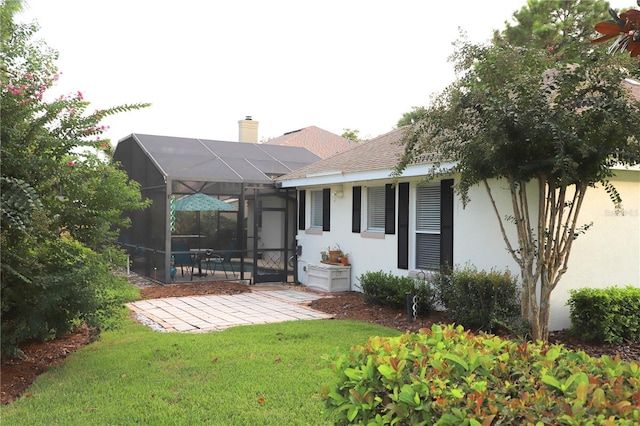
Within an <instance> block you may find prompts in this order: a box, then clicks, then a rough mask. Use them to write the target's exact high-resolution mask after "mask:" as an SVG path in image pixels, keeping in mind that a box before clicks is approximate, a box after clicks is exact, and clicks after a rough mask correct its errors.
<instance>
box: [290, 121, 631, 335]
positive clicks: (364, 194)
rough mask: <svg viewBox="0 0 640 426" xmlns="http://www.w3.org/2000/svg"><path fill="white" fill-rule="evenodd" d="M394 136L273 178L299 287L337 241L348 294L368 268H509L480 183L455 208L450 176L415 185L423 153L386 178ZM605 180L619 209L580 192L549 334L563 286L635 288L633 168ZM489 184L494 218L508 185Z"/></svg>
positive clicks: (561, 323) (394, 153) (565, 317)
mask: <svg viewBox="0 0 640 426" xmlns="http://www.w3.org/2000/svg"><path fill="white" fill-rule="evenodd" d="M401 134H402V129H397V130H394V131H391V132H389V133H387V134H384V135H382V136H379V137H377V138H375V139H372V140H370V141H368V142H365V143H362V144H359V145H357V146H356V147H353V148H351V149H348V150H346V151H344V152H341V153H339V154H336V155H334V156H332V157H329V158H326V159H324V160H321V161H319V162H317V163H313V164H310V165H308V166H305V167H302V168H300V169H298V170H296V171H294V172H291V173H289V174H287V175H284V176H281V177H279V178H278V179H277V182H278V184H279V185H281V186H282V187H284V188H296V189H297V195H298V231H297V232H298V233H297V244H298V245H299V256H298V270H297V272H298V280H299V282H300V283H302V284H305V285H307V284H308V283H309V270H310V269H313V268H314V267H316V266H318V264H319V262H320V260H321V255H320V252H321V251H322V250H326V249H327V247H330V246H336V245H339V246H340V248H341V249H342V250H343V251H344V252H345V253H349V254H350V258H349V259H350V263H351V267H350V270H349V272H348V273H349V288H350V289H351V290H359V282H358V280H357V277H358V276H359V275H361V274H362V273H365V272H367V271H380V270H382V271H384V272H391V273H393V274H395V275H405V276H406V275H409V276H413V275H415V274H417V273H419V272H420V271H427V270H429V269H436V268H438V266H439V265H441V264H445V263H446V264H453V265H456V266H461V265H464V264H466V263H471V264H473V265H475V266H476V267H478V268H479V269H485V270H489V269H491V268H496V269H498V270H505V269H507V268H509V269H510V270H511V271H512V272H513V273H515V274H518V273H519V268H518V266H517V265H516V263H515V262H514V260H513V259H512V257H511V255H510V254H509V253H508V252H507V250H506V246H505V243H504V240H503V238H502V235H501V233H500V230H499V225H498V220H497V218H496V217H495V214H494V212H493V210H492V208H491V206H490V203H489V199H488V196H487V194H486V191H485V189H484V187H481V186H477V187H474V188H472V189H471V190H470V192H469V195H470V198H471V202H470V203H469V204H468V205H467V206H466V207H465V208H463V206H462V202H461V201H460V199H459V197H458V195H457V194H455V193H454V191H453V189H452V185H453V184H454V183H455V182H456V179H459V177H457V176H456V175H452V176H448V177H445V178H443V179H440V180H437V181H432V182H430V183H427V184H421V182H422V180H423V178H424V176H425V174H426V173H427V170H429V168H430V165H431V164H430V163H429V162H428V161H429V160H428V159H425V162H423V163H421V164H413V165H411V166H409V167H407V168H406V170H405V171H404V173H403V174H402V176H400V177H399V178H397V179H395V180H394V179H393V178H392V177H391V176H390V173H391V170H392V169H393V167H394V166H395V165H396V163H397V161H398V156H399V155H400V153H401V152H402V150H403V147H402V146H400V145H399V144H398V143H397V141H398V140H399V139H400V137H401ZM611 182H612V183H613V184H614V186H615V187H616V188H617V190H618V191H619V192H620V194H621V196H622V199H623V207H624V214H623V215H617V214H616V212H615V211H614V206H613V204H612V203H611V201H610V198H609V196H608V195H607V193H606V192H605V190H604V188H602V187H596V188H589V190H588V192H587V197H586V199H585V202H584V204H583V207H582V212H581V216H580V219H581V222H582V223H590V222H593V226H592V227H591V229H589V230H588V232H587V233H586V234H584V235H581V236H580V237H579V238H578V239H577V240H576V241H575V243H574V245H573V249H572V253H571V257H570V261H569V270H568V272H567V273H566V274H565V275H564V276H563V278H562V280H561V282H560V284H559V285H558V287H557V288H556V289H555V290H554V293H553V294H552V308H551V318H550V329H551V330H558V329H564V328H567V327H569V325H570V320H569V308H568V307H567V306H566V302H567V300H568V298H569V290H570V289H575V288H582V287H608V286H612V285H621V286H623V285H632V286H638V287H640V168H638V167H636V168H632V169H626V168H623V167H621V168H619V169H618V170H616V175H615V177H614V178H612V179H611ZM491 184H492V192H493V194H494V196H495V197H496V199H497V202H498V204H499V206H501V209H502V212H503V215H504V214H509V212H510V200H509V198H508V197H509V191H508V189H504V191H500V185H501V182H500V181H494V182H492V183H491ZM511 234H512V236H514V235H515V230H514V229H512V230H511Z"/></svg>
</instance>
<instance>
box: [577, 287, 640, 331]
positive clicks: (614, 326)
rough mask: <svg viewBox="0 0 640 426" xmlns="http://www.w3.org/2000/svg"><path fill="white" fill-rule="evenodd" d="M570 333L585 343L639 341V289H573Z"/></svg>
mask: <svg viewBox="0 0 640 426" xmlns="http://www.w3.org/2000/svg"><path fill="white" fill-rule="evenodd" d="M570 294H571V297H570V298H569V301H568V302H567V305H569V307H570V311H571V330H572V332H573V333H574V334H575V335H577V336H578V337H580V338H581V339H583V340H586V341H590V342H598V343H622V342H624V341H625V340H630V341H639V340H640V288H637V287H631V286H627V287H625V288H620V287H608V288H604V289H598V288H583V289H579V290H571V291H570Z"/></svg>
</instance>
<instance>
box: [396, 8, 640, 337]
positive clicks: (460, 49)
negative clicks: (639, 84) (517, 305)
mask: <svg viewBox="0 0 640 426" xmlns="http://www.w3.org/2000/svg"><path fill="white" fill-rule="evenodd" d="M530 3H531V2H530ZM587 46H588V43H587ZM567 48H568V47H567ZM575 50H576V51H577V50H579V49H575ZM581 55H582V57H583V59H584V60H583V61H581V62H580V63H566V62H558V61H557V60H556V58H554V56H553V55H549V54H548V52H547V51H546V50H545V49H539V48H536V47H533V48H529V47H519V46H512V45H510V44H508V43H505V42H504V40H503V41H501V42H499V43H494V44H492V45H489V46H478V45H473V44H470V43H468V42H465V41H461V42H460V43H459V44H458V46H457V50H456V52H455V53H454V55H453V60H454V65H455V67H456V69H457V71H458V72H459V78H458V79H457V80H456V81H455V82H454V83H453V84H452V85H451V86H449V87H448V88H447V89H446V90H445V91H444V92H443V93H442V95H441V96H440V97H439V98H437V99H436V101H435V102H434V103H433V104H432V105H431V106H430V107H429V108H427V110H426V113H425V115H424V117H423V119H422V120H420V121H419V122H417V123H416V124H414V125H413V126H412V127H411V128H410V129H409V130H408V131H407V132H406V134H405V153H404V156H403V158H402V159H401V161H400V162H399V165H398V167H397V172H398V173H399V172H400V171H401V170H403V169H404V168H405V167H406V166H407V165H408V164H410V163H411V162H412V161H413V159H415V158H419V156H420V155H421V154H423V153H431V152H439V153H440V154H441V155H442V156H443V157H444V158H447V159H452V160H455V161H456V164H457V165H456V167H455V170H454V172H456V173H459V178H458V179H457V184H456V187H457V190H458V192H459V194H460V196H461V198H462V199H463V201H464V202H468V201H469V198H468V193H469V189H470V188H471V187H472V186H475V185H478V184H479V185H482V186H484V187H485V188H486V192H487V195H488V197H489V198H490V199H491V201H492V205H493V206H494V210H495V213H496V216H497V219H498V221H499V223H500V229H501V231H502V234H503V237H504V239H505V244H506V245H507V248H508V249H509V252H510V253H511V254H512V256H513V258H514V260H515V261H516V263H517V264H518V265H519V266H520V269H521V278H522V281H523V283H522V284H523V289H522V291H523V305H522V311H523V315H524V317H525V318H527V319H529V321H530V323H531V325H532V332H533V336H534V338H542V339H546V337H547V335H548V315H549V312H548V309H549V297H550V293H551V291H552V290H553V289H554V288H555V286H556V285H557V284H558V282H559V280H560V278H561V277H562V275H563V274H564V272H565V271H566V269H567V265H568V258H569V253H570V250H571V246H572V243H573V241H574V240H575V237H576V236H577V235H579V234H580V233H582V232H584V231H586V229H587V228H588V225H584V226H583V225H580V223H579V221H578V215H579V212H580V206H581V203H582V200H583V199H584V194H585V193H586V190H587V188H589V187H591V186H593V185H595V184H596V183H599V182H600V183H603V184H605V185H606V186H607V188H608V190H609V192H610V194H611V195H612V199H613V201H614V202H616V203H619V202H620V199H619V196H618V195H617V192H616V191H615V188H613V187H612V186H611V185H610V184H609V183H608V179H609V178H610V177H611V176H612V175H613V170H612V167H613V166H615V165H618V164H620V163H622V164H628V165H634V164H638V163H639V162H640V140H639V137H640V135H639V134H638V132H637V129H638V128H640V127H639V126H640V102H639V101H638V100H637V99H633V98H631V96H630V92H629V91H628V90H627V89H626V88H625V87H624V86H623V84H622V80H623V78H624V77H626V76H628V71H627V70H625V69H624V68H621V67H617V66H613V65H612V64H611V63H610V62H607V59H608V58H607V59H603V57H604V56H605V55H606V53H604V52H602V51H601V50H588V49H586V48H583V49H582V52H581ZM434 170H435V168H434ZM495 179H505V180H506V181H507V182H508V185H507V186H508V188H509V191H510V194H511V200H512V205H511V209H512V212H510V213H509V214H508V215H507V217H508V218H509V220H506V221H505V216H504V214H505V212H501V211H499V208H500V206H497V205H496V203H495V202H494V198H493V194H492V187H491V182H493V181H494V180H495ZM531 184H532V185H533V188H535V191H531V188H530V187H531ZM493 190H496V189H495V188H494V189H493ZM498 190H499V189H498ZM529 192H531V194H532V195H531V196H534V195H533V194H535V193H539V194H541V195H540V196H539V197H538V198H537V199H535V198H534V200H532V201H531V202H530V201H529V199H528V197H529ZM530 206H532V207H533V206H538V207H537V208H535V211H536V212H538V213H537V215H538V216H537V217H532V216H530V211H529V207H530ZM512 225H513V226H515V228H516V231H517V235H518V237H517V241H510V240H509V239H508V238H507V232H506V231H505V229H506V228H507V227H508V226H512ZM536 289H537V290H539V291H538V293H537V292H536ZM537 294H540V298H539V299H537V297H538V296H537Z"/></svg>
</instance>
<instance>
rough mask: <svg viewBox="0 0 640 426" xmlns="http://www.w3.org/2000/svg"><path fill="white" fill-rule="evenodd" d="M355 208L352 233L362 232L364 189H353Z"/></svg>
mask: <svg viewBox="0 0 640 426" xmlns="http://www.w3.org/2000/svg"><path fill="white" fill-rule="evenodd" d="M352 200H353V207H352V208H351V232H358V233H359V232H360V229H361V227H362V214H361V212H362V187H361V186H354V187H353V197H352Z"/></svg>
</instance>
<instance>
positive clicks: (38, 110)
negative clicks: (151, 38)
mask: <svg viewBox="0 0 640 426" xmlns="http://www.w3.org/2000/svg"><path fill="white" fill-rule="evenodd" d="M12 5H13V2H12ZM11 7H12V6H10V5H5V4H4V3H3V4H2V5H0V12H1V13H0V15H1V17H2V22H1V25H0V28H1V29H2V31H1V33H2V39H1V41H2V44H1V46H0V58H1V60H2V64H3V67H2V79H1V80H0V95H1V97H2V99H1V102H2V103H1V108H0V109H1V111H2V126H1V127H0V136H1V140H2V145H1V147H0V148H1V150H0V155H1V157H0V159H1V163H2V167H1V173H2V178H1V180H0V184H1V188H0V189H1V191H0V194H1V195H0V207H1V212H2V216H1V218H2V223H1V226H0V243H1V244H2V247H1V249H2V257H1V261H0V274H1V275H0V285H1V291H2V298H1V301H0V303H1V309H2V310H1V321H2V333H1V334H2V355H3V356H7V355H11V354H12V353H15V352H16V351H17V345H18V344H19V343H20V342H21V341H24V340H27V339H47V338H51V337H54V336H57V335H59V334H61V333H64V332H66V331H68V330H70V329H71V328H72V327H73V326H74V325H76V324H77V323H78V322H81V321H86V322H89V323H92V324H94V325H98V326H105V324H107V323H108V320H107V317H108V315H107V314H105V312H107V313H109V312H113V310H112V309H111V308H110V307H109V306H110V305H111V304H112V301H113V300H118V298H117V297H116V298H115V299H114V298H113V297H111V296H109V297H104V295H105V294H107V293H105V291H107V289H109V288H111V284H112V281H111V279H109V278H107V276H106V275H105V274H106V273H107V272H108V268H109V267H110V266H111V265H114V264H115V265H124V262H125V261H126V257H125V256H124V254H123V253H122V251H119V250H117V249H115V248H114V243H115V242H116V238H117V235H118V232H119V230H118V229H119V228H120V227H123V226H127V225H128V222H127V220H126V219H123V218H122V212H123V211H124V210H135V209H140V208H144V207H145V206H146V205H147V204H148V203H146V202H143V201H142V200H141V195H140V191H139V187H138V185H137V184H136V183H134V182H130V181H129V180H128V178H127V175H126V173H125V172H124V171H122V170H120V169H119V168H118V167H117V166H116V165H115V164H112V163H111V158H110V157H108V156H105V155H104V151H108V150H109V149H110V145H109V143H108V140H102V141H101V140H100V139H99V135H101V134H102V133H104V131H105V130H106V129H107V127H106V126H105V125H103V124H101V121H102V120H103V119H104V118H106V117H108V116H110V115H112V114H115V113H118V112H123V111H128V110H132V109H137V108H141V107H143V106H144V105H143V104H139V105H125V106H120V107H114V108H110V109H105V110H96V111H94V112H91V113H88V112H87V108H88V107H89V103H88V102H87V101H86V100H85V99H84V96H83V94H82V92H80V91H77V92H76V93H74V94H70V95H62V96H59V97H57V98H55V99H53V100H51V101H47V98H50V96H46V94H47V91H48V90H49V89H51V87H52V86H53V85H54V84H55V82H56V81H57V80H58V78H59V72H58V70H57V68H56V67H55V65H54V62H55V60H56V59H57V54H56V53H55V52H54V51H53V50H51V49H50V48H48V47H47V46H46V45H45V44H44V43H43V42H40V41H34V40H33V36H34V34H35V32H36V31H37V26H36V25H33V24H27V25H17V24H15V23H14V22H13V21H12V16H11V13H10V12H11V10H9V9H7V8H11ZM116 287H117V286H116ZM116 287H114V288H116ZM107 292H108V291H107ZM98 312H101V314H100V315H97V313H98Z"/></svg>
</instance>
